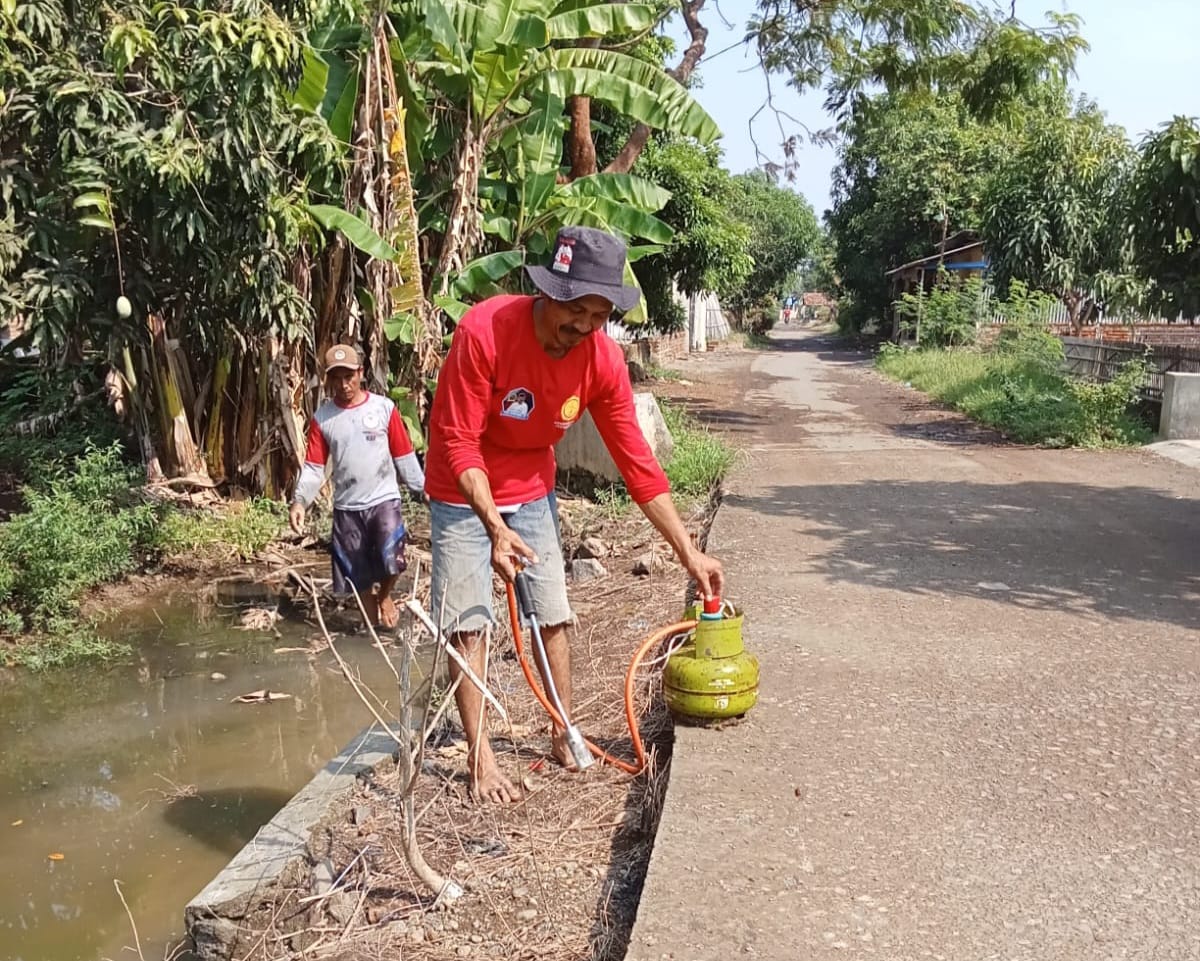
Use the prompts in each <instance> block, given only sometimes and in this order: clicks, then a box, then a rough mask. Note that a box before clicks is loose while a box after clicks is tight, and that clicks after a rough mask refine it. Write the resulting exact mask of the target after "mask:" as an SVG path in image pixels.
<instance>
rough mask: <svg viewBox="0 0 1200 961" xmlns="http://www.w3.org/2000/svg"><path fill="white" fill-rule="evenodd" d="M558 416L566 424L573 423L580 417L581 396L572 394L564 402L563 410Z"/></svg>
mask: <svg viewBox="0 0 1200 961" xmlns="http://www.w3.org/2000/svg"><path fill="white" fill-rule="evenodd" d="M558 416H559V418H560V419H561V420H563V421H565V422H566V423H568V424H569V423H571V422H572V421H573V420H575V418H576V417H578V416H579V395H578V394H572V395H571V396H570V397H568V398H567V399H566V400H564V401H563V405H562V409H561V410H560V411H559V412H558Z"/></svg>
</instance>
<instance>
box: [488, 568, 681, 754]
mask: <svg viewBox="0 0 1200 961" xmlns="http://www.w3.org/2000/svg"><path fill="white" fill-rule="evenodd" d="M505 589H506V592H507V594H508V619H509V622H510V623H511V624H512V634H513V644H514V645H516V648H517V662H518V663H519V664H520V665H521V671H522V672H523V673H524V674H525V682H526V683H527V684H528V685H529V689H530V690H531V691H533V694H534V697H536V698H537V699H538V702H539V703H540V704H541V705H542V707H543V708H544V709H545V711H546V713H547V714H549V715H550V719H551V720H552V721H553V722H554V723H555V724H557V725H558V726H559V727H563V726H564V725H563V719H562V718H561V717H559V716H558V712H557V711H556V710H554V706H553V705H552V704H551V703H550V701H549V700H548V699H547V698H546V695H545V694H544V693H542V688H541V686H540V685H539V684H538V682H537V679H536V678H534V676H533V671H532V670H531V669H530V667H529V658H527V657H526V656H525V639H524V636H523V634H522V632H521V616H520V614H519V613H518V612H517V595H516V591H514V590H513V586H512V584H506V585H505ZM695 626H696V622H695V621H677V622H676V623H674V624H668V625H667V626H666V627H664V628H661V629H659V630H657V631H655V632H654V633H653V634H651V635H650V636H649V637H647V638H646V639H645V640H644V641H642V643H641V644H640V645H638V649H637V651H635V652H634V655H633V659H632V660H631V661H630V662H629V667H628V668H627V669H626V671H625V722H626V723H627V724H628V725H629V736H630V739H631V740H632V741H633V754H634V757H636V758H637V762H636V763H634V764H630V763H629V762H628V761H624V760H622V759H621V758H619V757H615V756H614V755H612V754H609V753H608V752H607V751H606V750H604V748H602V747H600V746H599V745H597V744H593V743H592V742H591V741H586V739H585V741H586V743H587V746H588V750H589V751H591V752H592V754H593V755H595V756H596V757H597V758H598V759H599V760H600V761H602V762H604V763H606V764H611V765H612V766H613V767H616V768H620V769H621V770H622V771H625V772H626V773H627V774H634V775H637V774H641V773H642V771H643V770H645V768H646V750H645V748H644V747H643V746H642V732H641V731H640V730H639V729H638V722H637V711H636V709H635V705H634V703H633V699H634V679H635V677H636V675H637V669H638V666H639V665H640V664H641V663H642V658H643V657H645V656H646V654H647V652H649V651H650V650H652V649H653V648H654V647H655V646H656V645H658V644H660V643H662V641H663V640H664V639H665V638H668V637H670V636H671V635H672V634H680V633H682V632H683V631H690V630H692V629H693V628H694V627H695Z"/></svg>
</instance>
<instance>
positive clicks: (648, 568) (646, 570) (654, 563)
mask: <svg viewBox="0 0 1200 961" xmlns="http://www.w3.org/2000/svg"><path fill="white" fill-rule="evenodd" d="M664 566H665V565H664V563H663V559H662V558H661V557H659V556H658V554H656V553H655V552H654V551H646V553H645V554H643V555H641V556H640V557H639V558H638V559H637V560H636V561H634V562H633V571H632V572H633V573H634V574H636V575H637V576H638V577H647V576H649V575H650V574H652V573H654V572H655V571H661V570H662V569H663V567H664Z"/></svg>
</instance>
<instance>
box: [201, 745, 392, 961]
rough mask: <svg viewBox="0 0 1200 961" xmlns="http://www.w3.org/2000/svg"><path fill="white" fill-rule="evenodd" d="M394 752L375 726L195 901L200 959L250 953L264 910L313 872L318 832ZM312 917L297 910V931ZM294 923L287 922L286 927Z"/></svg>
mask: <svg viewBox="0 0 1200 961" xmlns="http://www.w3.org/2000/svg"><path fill="white" fill-rule="evenodd" d="M394 749H395V741H394V740H393V739H392V738H391V737H390V736H389V735H388V734H387V733H386V732H385V731H383V730H381V729H380V728H379V727H378V726H373V727H369V728H367V729H366V730H365V731H363V732H362V733H361V734H359V735H358V736H357V737H355V738H354V740H352V741H351V742H350V743H349V744H347V745H346V747H345V748H343V749H342V752H341V753H340V754H339V755H338V756H337V757H335V758H334V759H333V760H332V761H330V762H329V763H328V764H326V765H325V767H324V768H322V769H321V770H320V771H318V772H317V774H316V776H315V777H314V778H313V779H312V780H311V781H309V782H308V784H307V785H306V786H305V787H304V788H302V789H301V791H300V793H298V794H297V795H296V796H295V797H293V798H292V799H291V800H290V801H289V802H288V803H287V804H286V805H284V807H283V809H282V810H281V811H280V812H279V813H278V814H276V815H275V817H273V818H271V820H270V821H269V822H267V823H266V824H265V825H263V827H262V828H260V829H259V831H258V833H257V834H256V835H255V836H254V838H253V839H252V840H251V841H250V842H249V843H248V844H247V845H246V846H245V847H244V848H242V850H241V851H239V852H238V853H237V855H236V856H235V857H234V859H233V860H232V861H230V862H229V864H227V865H226V866H225V869H224V870H223V871H222V872H221V873H220V874H218V875H217V876H216V877H215V878H213V880H212V881H211V882H210V883H209V884H208V886H207V887H205V889H204V890H203V891H201V892H200V893H199V894H197V895H196V896H195V897H194V898H193V899H192V900H191V902H190V903H189V904H188V906H187V907H186V908H185V909H184V920H185V923H186V925H187V932H188V935H189V936H190V937H191V938H192V940H193V942H194V943H195V952H196V957H197V958H198V959H199V961H229V959H230V958H232V957H234V956H238V957H240V956H241V955H243V954H245V952H246V951H247V950H248V949H249V948H250V947H251V946H252V943H253V941H255V940H257V939H258V936H259V934H260V933H261V927H260V926H258V925H256V924H255V923H254V916H255V914H256V913H257V910H258V909H259V907H260V906H261V905H262V904H263V903H264V902H266V901H268V900H270V899H271V898H272V896H273V895H274V893H275V892H277V891H279V890H281V889H286V888H289V887H295V886H297V885H301V884H304V883H306V879H307V877H308V876H309V875H310V874H311V870H312V864H313V859H312V855H311V852H310V848H309V842H310V838H311V836H312V834H313V831H314V829H315V828H316V827H317V826H318V825H319V824H320V823H321V821H323V820H324V819H325V817H326V816H327V815H328V813H329V810H330V808H331V806H332V805H333V804H334V803H335V802H337V801H340V800H341V799H342V798H344V797H345V796H346V795H348V794H349V793H350V792H351V791H352V790H353V789H354V786H355V783H356V781H357V779H358V778H359V776H360V775H364V774H369V773H372V772H374V771H375V770H377V769H379V768H380V767H381V766H382V765H384V764H388V763H391V761H392V758H393V753H394ZM307 918H308V915H307V913H306V912H304V911H298V912H295V917H294V918H293V919H292V921H294V923H295V926H296V930H300V929H302V928H303V927H305V925H306V924H307V923H308V921H307ZM277 924H278V922H277ZM287 924H288V922H286V921H285V922H284V929H286V928H287ZM247 939H249V940H248V941H247Z"/></svg>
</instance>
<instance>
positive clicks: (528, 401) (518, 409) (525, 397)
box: [500, 387, 533, 420]
mask: <svg viewBox="0 0 1200 961" xmlns="http://www.w3.org/2000/svg"><path fill="white" fill-rule="evenodd" d="M532 413H533V391H530V390H526V389H525V388H524V387H514V388H513V389H512V390H510V391H509V392H508V393H507V394H505V395H504V400H502V401H501V402H500V416H501V417H511V418H512V419H513V420H529V415H530V414H532Z"/></svg>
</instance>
